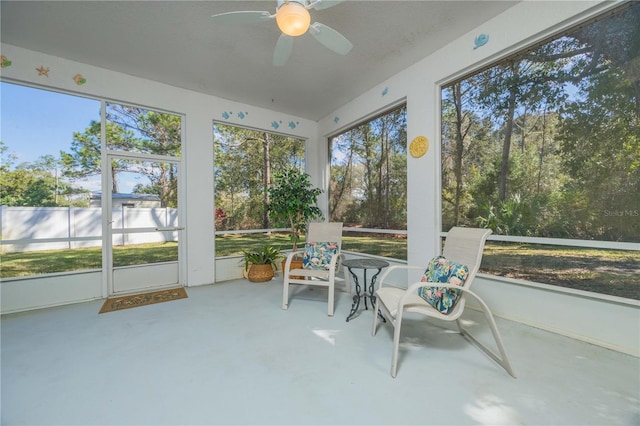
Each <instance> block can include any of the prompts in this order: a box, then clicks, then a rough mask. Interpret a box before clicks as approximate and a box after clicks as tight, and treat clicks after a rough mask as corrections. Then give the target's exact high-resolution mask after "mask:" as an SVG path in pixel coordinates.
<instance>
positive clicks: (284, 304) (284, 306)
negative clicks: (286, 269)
mask: <svg viewBox="0 0 640 426" xmlns="http://www.w3.org/2000/svg"><path fill="white" fill-rule="evenodd" d="M288 308H289V276H288V274H285V276H284V288H283V289H282V309H285V310H286V309H288Z"/></svg>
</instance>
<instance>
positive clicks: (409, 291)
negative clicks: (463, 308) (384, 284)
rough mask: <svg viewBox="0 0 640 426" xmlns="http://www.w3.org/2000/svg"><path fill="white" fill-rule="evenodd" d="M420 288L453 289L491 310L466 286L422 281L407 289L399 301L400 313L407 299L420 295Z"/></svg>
mask: <svg viewBox="0 0 640 426" xmlns="http://www.w3.org/2000/svg"><path fill="white" fill-rule="evenodd" d="M420 287H437V288H451V289H455V290H460V291H461V292H464V293H465V294H469V295H470V296H472V297H473V298H474V299H475V300H476V301H477V302H479V303H480V305H481V306H482V307H484V308H485V309H486V310H489V307H488V306H487V305H486V303H484V301H483V300H482V299H480V296H478V295H477V294H475V293H474V292H472V291H471V290H470V289H468V288H466V287H464V286H459V285H455V284H447V283H434V282H431V281H420V282H417V283H413V284H411V285H410V286H409V288H407V291H406V292H405V294H404V295H403V296H402V297H401V298H400V300H398V309H399V310H398V312H402V311H401V309H402V306H404V304H405V302H406V299H407V298H408V297H409V296H410V295H412V294H414V293H418V289H419V288H420Z"/></svg>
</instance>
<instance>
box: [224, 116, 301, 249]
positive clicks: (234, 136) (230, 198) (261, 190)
mask: <svg viewBox="0 0 640 426" xmlns="http://www.w3.org/2000/svg"><path fill="white" fill-rule="evenodd" d="M213 134H214V141H213V149H214V164H213V167H214V180H215V182H214V183H215V185H214V188H215V193H214V198H215V213H214V214H215V218H214V223H215V230H216V255H217V256H223V255H229V254H234V253H240V252H241V251H242V250H244V249H247V247H256V248H257V247H259V246H261V245H264V244H266V243H269V244H273V245H278V246H279V247H280V248H283V249H284V248H287V246H288V247H290V246H291V243H290V241H289V238H288V236H287V233H286V232H283V233H281V234H277V233H276V234H273V235H269V236H267V235H265V231H258V232H253V231H254V230H268V229H271V228H274V226H275V225H277V224H272V223H271V219H270V217H269V213H268V209H267V206H268V205H269V192H268V189H269V187H270V186H271V184H272V182H273V176H274V175H275V173H276V172H277V171H278V170H282V169H284V168H286V167H289V166H295V167H299V168H304V155H305V151H304V144H305V141H304V139H300V138H295V137H292V136H287V135H282V134H278V133H271V132H267V131H260V130H254V129H247V128H243V127H237V126H230V125H226V124H221V123H214V125H213ZM245 231H246V232H245Z"/></svg>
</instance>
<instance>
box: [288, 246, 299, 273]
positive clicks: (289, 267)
mask: <svg viewBox="0 0 640 426" xmlns="http://www.w3.org/2000/svg"><path fill="white" fill-rule="evenodd" d="M299 253H302V251H300V250H296V251H292V252H291V253H289V254H288V255H287V260H286V261H285V264H284V271H288V270H290V269H291V261H292V260H293V258H294V256H295V255H296V254H299ZM284 271H283V272H284Z"/></svg>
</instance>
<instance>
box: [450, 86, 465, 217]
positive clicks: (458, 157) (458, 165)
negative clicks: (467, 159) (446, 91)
mask: <svg viewBox="0 0 640 426" xmlns="http://www.w3.org/2000/svg"><path fill="white" fill-rule="evenodd" d="M452 91H453V103H454V105H455V108H456V122H455V126H456V134H455V138H456V139H455V142H456V149H455V152H454V155H455V157H454V159H453V162H454V164H453V173H454V175H455V177H456V193H455V196H454V202H453V211H454V215H455V224H456V225H459V224H460V198H461V197H462V154H463V153H464V151H463V150H464V136H463V134H462V133H463V132H462V93H461V88H460V83H458V84H455V85H454V86H453V87H452Z"/></svg>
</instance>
